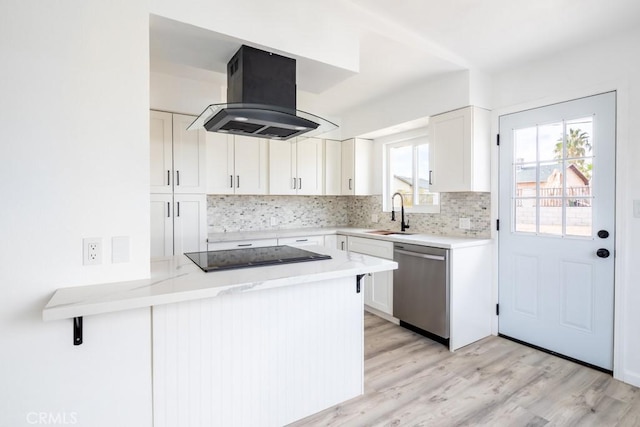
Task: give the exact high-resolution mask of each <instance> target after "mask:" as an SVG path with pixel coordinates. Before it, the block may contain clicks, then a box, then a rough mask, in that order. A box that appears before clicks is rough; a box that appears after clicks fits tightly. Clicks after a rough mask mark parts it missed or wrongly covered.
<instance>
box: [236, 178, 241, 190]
mask: <svg viewBox="0 0 640 427" xmlns="http://www.w3.org/2000/svg"><path fill="white" fill-rule="evenodd" d="M236 188H240V175H236Z"/></svg>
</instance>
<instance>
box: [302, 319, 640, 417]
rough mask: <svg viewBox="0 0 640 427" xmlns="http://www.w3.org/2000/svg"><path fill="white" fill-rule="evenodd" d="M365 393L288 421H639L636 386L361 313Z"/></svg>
mask: <svg viewBox="0 0 640 427" xmlns="http://www.w3.org/2000/svg"><path fill="white" fill-rule="evenodd" d="M364 389H365V394H364V395H363V396H361V397H358V398H356V399H352V400H350V401H348V402H346V403H344V404H341V405H337V406H334V407H332V408H329V409H327V410H325V411H323V412H320V413H318V414H315V415H313V416H311V417H308V418H305V419H304V420H301V421H299V422H297V423H295V424H293V425H294V426H476V425H486V426H580V427H582V426H640V392H639V390H640V389H638V388H636V387H632V386H629V385H626V384H624V383H621V382H620V381H617V380H614V379H613V378H612V377H611V376H610V375H607V374H604V373H601V372H598V371H595V370H593V369H590V368H586V367H583V366H581V365H577V364H575V363H572V362H569V361H566V360H564V359H560V358H558V357H555V356H551V355H548V354H546V353H543V352H540V351H538V350H534V349H531V348H529V347H526V346H523V345H520V344H517V343H514V342H512V341H508V340H505V339H503V338H499V337H489V338H485V339H483V340H482V341H480V342H478V343H475V344H471V345H469V346H467V347H464V348H462V349H460V350H458V351H456V352H455V353H450V352H449V351H448V350H447V349H446V348H445V347H444V346H443V345H441V344H438V343H435V342H433V341H431V340H429V339H427V338H424V337H422V336H420V335H417V334H415V333H413V332H411V331H408V330H406V329H404V328H401V327H399V326H396V325H394V324H392V323H389V322H387V321H385V320H382V319H380V318H378V317H376V316H374V315H371V314H368V313H366V314H365V383H364Z"/></svg>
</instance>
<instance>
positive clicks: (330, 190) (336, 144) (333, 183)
mask: <svg viewBox="0 0 640 427" xmlns="http://www.w3.org/2000/svg"><path fill="white" fill-rule="evenodd" d="M341 174H342V142H341V141H334V140H331V139H325V140H324V194H326V195H327V196H339V195H340V194H342V193H341V188H340V182H341V180H340V176H341Z"/></svg>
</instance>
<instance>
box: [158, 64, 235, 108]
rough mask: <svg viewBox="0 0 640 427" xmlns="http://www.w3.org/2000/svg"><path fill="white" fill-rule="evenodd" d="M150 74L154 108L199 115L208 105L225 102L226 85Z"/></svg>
mask: <svg viewBox="0 0 640 427" xmlns="http://www.w3.org/2000/svg"><path fill="white" fill-rule="evenodd" d="M150 75H151V77H150V88H151V93H150V103H151V108H152V109H153V110H161V111H169V112H172V113H180V114H191V115H194V116H197V115H200V113H202V111H204V109H205V107H206V106H207V105H209V104H215V103H220V102H224V99H225V98H226V90H227V88H226V86H219V85H216V84H214V83H210V82H204V81H197V80H191V79H186V78H180V77H175V76H170V75H168V74H161V73H151V74H150Z"/></svg>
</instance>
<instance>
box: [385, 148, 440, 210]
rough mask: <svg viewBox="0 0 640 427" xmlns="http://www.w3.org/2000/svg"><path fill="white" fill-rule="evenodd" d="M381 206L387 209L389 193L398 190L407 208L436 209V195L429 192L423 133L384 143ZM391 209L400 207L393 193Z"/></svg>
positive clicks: (388, 207)
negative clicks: (383, 183) (383, 176)
mask: <svg viewBox="0 0 640 427" xmlns="http://www.w3.org/2000/svg"><path fill="white" fill-rule="evenodd" d="M385 166H386V167H385V186H384V188H385V191H384V194H385V196H384V198H383V199H384V200H383V203H382V205H383V209H384V210H385V211H387V212H388V211H391V207H392V205H391V198H392V196H393V194H395V193H400V194H401V195H402V198H403V201H404V208H405V210H406V211H407V212H423V213H439V212H440V197H439V194H438V193H430V192H429V143H428V141H427V137H426V136H421V137H417V138H411V139H407V140H404V141H400V142H393V143H389V144H386V146H385ZM393 207H394V209H399V208H400V200H399V198H398V197H397V196H396V198H395V199H394V201H393Z"/></svg>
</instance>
